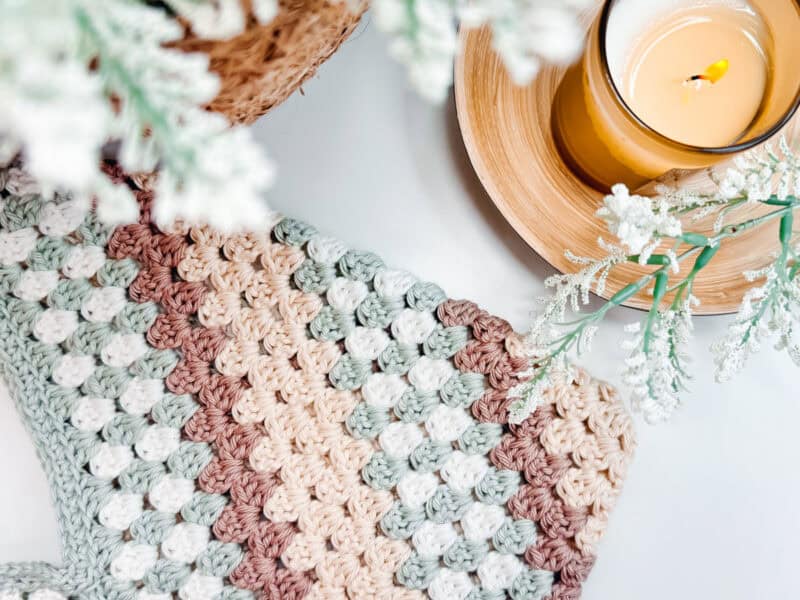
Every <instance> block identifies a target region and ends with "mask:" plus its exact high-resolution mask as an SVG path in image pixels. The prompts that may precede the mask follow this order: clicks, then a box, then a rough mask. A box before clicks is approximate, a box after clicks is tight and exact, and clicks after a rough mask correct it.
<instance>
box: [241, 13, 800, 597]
mask: <svg viewBox="0 0 800 600" xmlns="http://www.w3.org/2000/svg"><path fill="white" fill-rule="evenodd" d="M305 87H306V95H305V96H299V95H295V96H294V97H292V98H290V99H289V100H288V101H287V102H286V103H285V104H283V105H282V106H280V107H278V109H277V110H275V111H274V112H273V113H272V114H270V115H269V116H268V117H267V118H264V119H262V120H261V121H260V122H259V123H258V124H256V126H255V133H256V135H257V136H258V138H259V139H260V140H263V143H264V144H265V146H266V147H267V149H268V150H270V151H271V153H272V155H273V157H274V159H275V160H276V162H277V163H278V167H279V175H278V181H277V186H276V187H275V188H274V190H273V192H272V193H271V194H270V202H271V203H272V205H273V206H275V207H277V208H279V209H281V210H283V211H285V212H286V213H288V214H291V215H294V216H297V217H299V218H302V219H305V220H307V221H309V222H311V223H313V224H314V225H316V226H317V227H319V228H320V229H321V230H323V231H326V232H328V233H330V234H332V235H336V236H338V237H340V238H341V239H342V240H344V241H345V242H346V243H348V244H350V245H352V246H356V247H360V248H366V249H370V250H373V251H375V252H377V253H378V254H379V255H381V256H382V257H383V258H384V259H385V260H386V262H387V263H389V264H391V265H393V266H398V267H402V268H406V269H409V270H410V271H412V272H414V273H416V274H417V275H419V276H420V277H425V278H427V279H430V280H432V281H436V282H437V283H439V284H440V285H442V286H443V287H444V289H445V291H446V292H448V294H449V295H451V296H453V297H462V298H469V299H471V300H475V301H477V302H479V303H480V304H481V305H483V306H484V307H485V308H487V309H488V310H490V311H492V312H494V313H495V314H499V315H502V316H503V317H505V318H507V319H509V320H510V321H511V323H512V324H513V325H514V326H515V327H516V328H518V329H522V328H524V326H525V323H526V322H527V321H528V313H529V311H530V310H531V309H532V308H533V306H534V302H533V300H534V298H535V297H536V296H537V295H539V294H541V292H542V291H543V288H542V281H543V279H544V277H545V276H546V275H547V274H549V273H550V272H552V271H551V269H550V268H549V266H548V265H547V264H546V263H544V261H542V260H541V259H540V258H539V257H537V256H536V255H535V254H534V253H533V252H532V251H531V250H530V249H529V248H527V247H526V246H525V245H524V243H523V242H522V241H521V240H520V238H519V237H517V235H516V233H514V231H513V230H512V229H511V227H510V226H509V225H508V224H507V223H505V221H504V220H503V219H502V217H501V216H500V214H499V213H498V211H497V210H496V209H495V208H494V206H493V205H492V204H491V202H490V201H489V199H488V198H487V197H486V194H485V192H484V191H483V190H482V189H481V187H480V184H479V182H478V180H477V178H476V176H475V175H474V173H473V172H472V169H471V167H470V165H469V162H468V159H467V157H466V153H465V151H464V149H463V146H462V144H461V140H460V134H459V133H458V129H457V123H456V121H455V117H454V111H453V108H452V106H451V105H445V106H443V107H432V106H430V105H428V104H425V103H424V102H422V101H420V100H419V99H418V98H417V97H416V96H415V95H414V94H413V93H412V92H410V91H408V86H407V84H406V82H405V73H404V72H403V70H402V68H400V67H399V66H398V65H397V64H395V63H394V62H393V61H392V60H391V59H389V58H388V56H387V54H386V39H385V38H384V37H383V36H382V35H380V34H379V33H378V32H376V31H375V30H374V28H373V27H371V26H370V25H369V24H367V25H366V26H365V30H364V31H363V32H362V33H361V34H360V35H359V37H358V38H356V39H351V40H350V41H348V42H347V43H346V44H345V45H344V46H343V48H342V49H341V50H340V52H338V53H337V54H336V55H335V56H334V57H333V58H332V59H331V60H330V61H329V62H328V63H327V64H325V65H324V66H323V67H322V69H320V72H319V75H318V76H317V77H316V78H315V79H314V80H313V81H311V82H309V83H308V84H307V85H306V86H305ZM641 316H642V313H641V312H638V311H631V310H623V311H621V312H619V313H616V314H615V315H614V316H613V317H612V318H611V319H610V321H609V323H608V324H606V325H605V326H604V327H603V329H602V331H601V333H600V335H599V336H598V339H597V342H596V345H595V349H594V352H593V353H592V354H591V355H589V356H587V357H586V358H585V359H584V360H583V363H584V364H585V366H586V367H587V368H588V369H589V370H590V371H591V372H592V373H593V374H595V375H596V376H598V377H600V378H603V379H609V380H611V381H616V380H618V373H619V369H620V365H621V361H622V359H623V354H622V351H621V350H620V349H619V337H620V335H621V331H620V326H621V324H623V323H627V322H630V321H634V320H638V319H640V318H641ZM726 323H727V320H726V319H724V318H707V319H703V320H700V321H698V323H697V331H696V340H695V342H694V343H693V347H692V354H693V355H694V356H695V357H696V362H695V364H694V369H693V370H694V372H695V374H696V380H695V381H694V382H693V384H692V392H691V393H689V394H687V396H686V398H685V400H686V406H685V407H684V408H683V409H682V410H681V411H680V412H679V413H678V414H677V415H676V418H675V420H674V421H673V422H672V423H671V424H669V425H666V426H661V427H647V426H644V425H641V424H639V426H638V428H637V429H638V433H639V438H640V446H639V448H638V451H637V454H636V456H635V459H634V464H633V466H632V468H631V470H630V473H629V476H628V480H627V482H626V486H625V490H624V491H623V493H622V496H621V497H620V500H619V505H618V507H617V509H616V510H615V511H614V512H613V513H612V515H611V522H610V526H609V530H608V532H607V535H606V537H605V538H604V540H603V541H602V542H601V546H600V549H599V558H598V561H597V565H596V567H595V569H594V571H593V572H592V574H591V576H590V577H589V581H588V582H587V583H586V586H585V593H584V595H583V600H612V599H613V600H675V599H677V598H680V599H681V600H705V599H707V598H715V599H716V598H725V600H753V599H761V598H765V599H766V598H769V599H776V600H783V599H789V598H796V597H798V594H797V592H796V591H795V587H796V586H795V584H794V583H793V582H792V581H793V580H792V576H793V575H794V573H795V572H796V565H797V564H798V563H800V549H798V547H797V544H796V543H795V540H796V539H797V537H798V534H800V514H799V513H798V512H797V510H796V509H795V507H794V503H795V502H794V500H795V498H797V497H798V496H800V472H799V471H798V470H797V468H796V466H795V465H796V462H797V457H798V454H800V443H798V441H797V434H796V433H795V425H794V424H795V423H797V422H798V419H800V401H799V400H800V399H799V398H798V394H797V392H796V390H797V386H796V383H795V381H796V378H797V376H796V373H797V371H796V370H795V369H794V367H793V366H792V365H791V363H790V361H789V360H787V359H786V358H785V357H782V356H777V355H775V354H774V353H773V352H772V350H771V349H769V348H765V349H764V353H763V354H762V355H761V356H759V357H756V358H755V359H754V360H753V361H752V363H751V365H750V366H749V368H748V370H747V371H746V372H745V373H743V374H742V375H741V376H740V377H739V378H738V379H737V380H736V381H735V382H732V383H729V384H726V385H723V386H719V385H716V384H714V382H713V377H712V372H713V364H712V361H711V359H710V357H709V356H708V346H709V344H710V343H711V341H712V340H714V339H715V338H717V337H719V336H720V335H722V333H723V331H724V327H725V325H726Z"/></svg>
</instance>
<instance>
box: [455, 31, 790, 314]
mask: <svg viewBox="0 0 800 600" xmlns="http://www.w3.org/2000/svg"><path fill="white" fill-rule="evenodd" d="M461 37H462V40H461V41H462V43H463V47H464V52H463V53H462V54H461V56H460V57H459V59H458V60H457V62H456V70H455V96H456V109H457V112H458V121H459V124H460V126H461V134H462V136H463V138H464V144H465V145H466V148H467V152H468V154H469V157H470V160H471V161H472V165H473V167H474V168H475V171H476V172H477V174H478V177H479V178H480V180H481V182H482V183H483V186H484V187H485V188H486V191H487V192H488V194H489V196H490V197H491V199H492V200H493V201H494V203H495V204H496V205H497V208H498V209H500V212H501V213H502V214H503V215H504V216H505V218H506V219H507V220H508V221H509V222H510V223H511V225H512V226H513V227H514V229H516V230H517V232H518V233H519V234H520V236H522V238H523V239H524V240H525V241H526V242H527V243H528V244H529V245H530V246H531V248H533V249H534V250H535V251H536V252H537V253H538V254H540V255H541V256H542V257H543V258H544V259H545V260H547V261H548V262H549V263H550V264H552V265H553V266H554V267H555V268H556V269H558V270H559V271H561V272H571V271H575V270H576V266H575V265H573V264H572V263H571V262H569V261H568V260H567V259H566V258H565V256H564V251H565V250H566V249H570V250H572V252H574V253H575V254H577V255H579V256H600V255H602V251H601V250H600V249H599V248H598V246H597V238H598V237H600V236H602V237H604V238H605V239H606V240H609V241H616V240H615V239H614V236H612V235H611V234H610V233H609V232H608V230H607V229H606V227H605V223H604V222H603V221H602V220H601V219H599V218H597V217H595V212H596V210H597V209H598V207H599V206H600V205H601V204H602V201H603V194H601V193H599V192H597V191H596V190H594V189H592V188H590V187H587V186H585V185H584V184H582V183H581V182H580V181H578V180H577V179H576V178H575V177H574V176H573V175H572V174H571V173H570V172H569V170H568V169H567V168H566V166H565V165H564V164H563V162H562V161H561V158H560V156H559V154H558V152H557V150H556V148H555V146H554V143H553V140H552V135H551V128H550V106H551V104H552V100H553V96H554V94H555V91H556V88H557V87H558V84H559V82H560V81H561V77H562V75H563V73H564V69H563V68H554V67H550V68H546V69H543V70H542V72H541V73H540V74H539V76H538V77H537V79H536V80H535V81H534V82H533V83H531V84H530V85H528V86H526V87H521V86H517V85H514V83H513V82H512V81H511V79H510V78H509V76H508V74H507V73H506V71H505V68H504V67H503V65H502V63H501V61H500V59H499V58H498V56H497V55H496V54H495V52H494V51H493V50H492V47H491V33H490V31H489V30H488V29H485V28H483V29H472V30H463V31H462V33H461ZM798 118H800V117H795V119H794V120H793V121H792V123H790V124H789V125H788V126H787V127H788V128H791V131H790V133H791V134H792V137H794V133H795V131H797V130H800V127H797V124H798ZM716 168H717V169H720V168H722V169H724V165H719V166H717V167H716ZM702 181H706V182H707V181H708V177H707V173H701V174H693V175H691V176H687V177H685V178H683V179H681V183H682V185H702V184H701V182H702ZM763 210H764V209H762V208H760V207H759V208H754V209H749V208H748V209H742V210H740V211H738V212H737V213H736V215H738V216H742V217H743V218H746V217H745V215H748V212H750V213H753V214H758V212H759V211H761V212H763ZM777 227H778V225H777V223H774V224H770V225H768V226H765V227H762V228H759V229H756V230H754V231H751V232H748V233H746V234H743V235H742V236H741V237H739V238H736V239H734V240H729V241H726V242H725V243H724V244H723V245H722V247H721V248H720V250H719V252H718V253H717V255H716V256H715V258H714V260H713V261H712V262H711V264H710V265H709V266H708V267H706V268H705V269H704V270H703V271H702V273H701V275H700V276H699V277H698V278H697V281H696V282H695V286H694V294H695V295H696V296H697V297H698V298H699V299H700V301H701V305H700V306H698V307H697V310H696V312H697V314H721V313H730V312H735V311H736V310H737V309H738V306H739V303H740V301H741V299H742V295H743V294H744V292H745V291H746V290H747V289H748V287H749V285H748V283H747V282H746V281H745V279H744V277H742V272H743V271H745V270H750V269H758V268H760V267H763V266H765V265H766V264H768V263H769V262H770V261H771V258H770V255H771V254H772V253H773V252H774V251H775V250H776V249H777V244H778V234H777ZM686 229H687V230H688V229H691V230H693V231H701V232H708V231H710V230H711V223H710V222H702V221H701V222H700V223H692V224H687V225H686ZM687 262H691V261H687ZM683 268H684V269H685V270H687V271H688V269H689V268H691V265H690V264H686V265H684V266H683ZM646 272H647V268H646V267H639V266H638V265H633V264H630V265H628V264H625V265H621V266H620V267H617V268H616V269H614V271H613V272H612V274H611V276H610V277H609V280H608V287H607V290H606V295H607V297H610V296H611V294H613V293H614V292H616V291H617V290H619V289H620V288H622V287H623V286H624V285H625V284H626V283H629V282H631V281H633V280H634V279H635V278H637V277H639V276H640V275H642V274H643V273H646ZM676 277H677V276H676ZM627 305H628V306H632V307H635V308H644V309H648V308H649V307H650V299H649V297H648V296H647V295H646V294H645V293H642V294H639V295H638V296H635V297H634V298H632V299H631V300H630V302H628V303H627Z"/></svg>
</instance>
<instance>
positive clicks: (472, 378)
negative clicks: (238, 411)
mask: <svg viewBox="0 0 800 600" xmlns="http://www.w3.org/2000/svg"><path fill="white" fill-rule="evenodd" d="M274 234H275V236H276V238H277V239H278V240H279V241H281V242H283V243H285V244H288V245H292V246H297V247H303V248H304V249H305V252H306V255H307V260H306V261H305V262H304V263H303V264H302V265H301V267H300V268H299V269H298V270H297V271H296V272H295V274H294V281H295V283H296V285H297V286H298V287H299V288H300V289H301V290H303V291H305V292H308V293H315V294H320V295H323V294H325V292H326V291H327V290H328V289H329V288H330V286H331V285H332V284H333V282H334V281H335V280H336V278H337V277H344V278H346V279H349V280H351V281H357V282H362V283H365V284H368V285H370V291H369V292H368V294H367V295H366V297H365V298H364V300H363V301H362V302H361V303H360V304H359V305H358V306H357V308H356V309H355V314H352V313H347V312H343V311H340V310H336V309H335V308H334V307H332V306H330V305H327V306H325V307H324V308H323V309H322V311H321V312H320V313H319V315H318V316H317V317H316V318H315V319H314V320H313V321H312V323H311V324H310V331H311V333H312V335H313V336H314V337H316V338H317V339H320V340H331V341H337V342H338V341H341V340H343V339H345V338H347V336H348V335H350V334H351V333H352V332H353V331H354V330H355V329H356V327H357V326H363V327H367V328H375V329H381V330H385V329H389V328H390V327H391V326H392V323H393V322H394V321H395V320H396V319H397V317H398V316H399V315H400V313H401V311H403V310H404V309H406V308H411V309H413V310H415V311H419V312H428V313H434V316H435V312H434V311H435V310H436V308H437V307H438V306H439V305H440V304H441V303H442V302H443V301H444V300H445V299H446V296H445V294H444V292H443V291H442V290H441V289H440V288H439V287H438V286H436V285H435V284H432V283H426V282H416V283H414V284H413V285H411V287H410V288H409V289H408V290H407V291H406V292H405V294H403V295H397V296H390V297H387V296H384V295H381V294H380V293H378V291H376V290H375V288H374V286H372V285H371V284H372V283H373V281H374V279H375V277H376V275H378V274H379V273H380V272H381V271H383V270H384V269H385V268H386V267H385V265H384V263H383V261H382V260H381V259H380V258H379V257H378V256H376V255H374V254H372V253H370V252H357V251H353V250H349V251H347V252H345V253H344V255H343V256H342V257H341V258H340V259H339V260H338V261H337V262H336V264H335V265H334V264H323V263H319V262H317V261H315V260H314V258H313V257H312V256H311V255H310V254H309V250H308V244H309V242H311V241H312V240H314V239H315V238H316V237H317V232H316V230H315V229H314V228H313V227H311V226H309V225H307V224H304V223H302V222H299V221H295V220H293V219H284V220H283V221H281V222H280V223H279V224H278V225H277V226H276V227H275V230H274ZM467 341H468V332H467V328H466V327H444V326H442V325H441V324H438V325H437V326H436V328H435V329H434V330H433V331H432V332H431V333H430V334H429V335H428V337H427V338H426V339H425V340H424V341H422V343H421V344H419V345H416V344H414V345H412V344H400V343H399V342H398V341H397V340H395V339H392V340H391V341H390V343H389V345H388V346H387V347H386V349H385V350H383V352H381V354H380V356H379V357H378V358H377V361H375V362H376V363H377V365H378V368H379V369H380V370H381V371H382V372H384V373H387V374H393V375H401V376H405V375H407V374H408V372H409V371H410V370H411V369H412V368H413V366H414V364H415V363H417V361H418V360H419V359H420V358H421V357H422V356H427V357H429V358H432V359H451V358H452V357H453V356H454V355H455V354H456V352H458V351H459V350H461V349H462V348H463V347H464V346H466V344H467ZM420 350H421V351H420ZM373 372H374V365H373V361H371V360H367V359H360V358H355V357H353V356H352V355H350V354H349V353H347V352H345V353H344V354H343V355H342V357H341V358H340V360H339V362H338V363H337V364H336V365H335V366H334V368H333V369H332V371H331V373H330V380H331V382H332V383H333V385H334V386H335V387H337V388H340V389H347V390H358V389H359V388H361V387H362V386H363V385H364V384H365V383H366V382H367V379H368V378H369V376H370V375H371V374H372V373H373ZM484 385H485V384H484V378H483V375H480V374H477V373H458V372H455V373H454V374H453V376H452V377H451V378H450V379H449V380H448V381H447V382H446V383H445V384H444V385H443V386H442V388H441V389H439V390H438V391H435V392H431V391H426V390H421V389H417V388H415V387H414V386H413V385H412V386H410V387H409V388H408V389H407V390H406V391H405V392H404V393H403V395H402V397H401V398H400V400H399V402H397V404H396V405H395V406H394V407H393V408H392V409H391V410H390V409H383V408H379V407H375V406H370V405H369V404H367V403H366V402H364V401H362V402H361V403H359V404H358V405H357V406H356V407H355V409H354V410H353V412H352V413H351V414H350V416H349V417H348V419H347V427H348V430H349V431H350V433H351V435H353V436H354V437H356V438H366V439H377V438H378V436H379V435H380V434H381V433H382V432H383V431H384V430H385V429H386V427H387V426H388V425H389V424H390V423H392V422H397V421H399V422H403V423H410V424H417V425H418V426H421V425H422V424H423V423H424V422H425V421H426V419H427V418H428V417H429V416H430V415H431V413H433V411H434V410H435V409H436V408H437V407H438V406H441V405H444V406H447V407H451V408H462V409H463V410H464V411H465V412H468V411H469V408H470V407H471V405H472V403H473V402H475V401H476V400H478V399H479V398H480V397H481V396H482V394H483V392H484ZM502 434H503V428H502V426H500V425H498V424H493V423H477V422H475V421H473V423H472V424H471V425H470V426H469V427H468V428H467V429H466V430H465V431H464V432H463V433H462V434H461V435H460V437H459V439H458V440H457V446H458V448H459V449H460V450H461V451H462V452H464V453H465V454H467V455H480V456H486V455H488V453H489V452H490V451H491V449H492V448H494V447H495V446H496V445H497V444H498V443H499V442H500V439H501V437H502ZM453 451H454V449H453V446H452V445H451V444H449V443H442V442H436V441H434V440H432V439H430V437H428V434H427V432H425V438H424V440H423V441H422V442H421V443H420V444H419V445H418V446H417V447H416V448H415V449H414V450H413V451H412V452H411V455H410V456H409V457H408V458H404V457H402V458H396V457H392V456H388V455H386V454H385V453H384V452H382V451H377V452H375V453H374V454H373V455H372V457H371V458H370V460H369V462H368V464H367V465H366V466H365V467H364V469H363V472H362V476H363V480H364V481H365V482H366V483H367V484H368V485H370V486H371V487H373V488H375V489H381V490H394V489H395V487H396V486H397V484H398V483H399V482H400V480H401V479H402V478H403V476H404V475H406V474H407V473H409V472H417V473H433V472H436V471H438V470H439V469H440V468H441V467H442V466H443V465H444V464H445V463H446V461H447V459H448V458H449V457H450V456H451V455H452V453H453ZM440 483H441V485H439V487H438V488H437V490H436V492H435V493H434V495H433V496H432V497H431V498H430V499H429V500H428V501H427V502H426V503H425V505H424V507H422V508H410V507H407V506H404V505H403V503H402V502H401V501H399V500H398V501H397V502H396V503H395V505H394V506H393V507H392V509H391V510H390V511H389V512H388V513H387V514H386V515H384V516H383V518H382V519H381V527H382V529H383V531H384V533H385V534H386V535H387V536H388V537H391V538H394V539H403V540H408V539H410V538H411V536H412V535H413V534H414V532H415V531H417V530H418V529H419V528H420V527H421V526H422V525H423V524H424V523H425V522H426V521H427V522H433V523H438V524H444V523H455V522H457V521H459V520H460V519H461V518H462V517H463V516H464V513H465V511H466V509H467V508H468V507H469V505H470V504H471V503H472V502H474V501H475V500H477V501H478V502H481V503H484V504H488V505H505V503H506V502H507V501H508V499H509V498H510V497H511V496H512V495H513V494H514V492H515V491H516V490H517V488H518V486H519V484H520V474H519V473H518V472H516V471H505V470H497V469H495V468H494V467H490V468H489V469H488V471H487V473H486V475H485V476H484V477H483V479H482V480H481V481H479V482H478V483H477V485H475V486H474V488H473V489H472V491H471V492H470V493H463V492H458V491H456V490H454V489H452V488H451V487H450V486H449V485H448V484H447V483H445V482H440ZM535 539H536V526H535V524H534V523H532V522H531V521H529V520H526V519H521V520H514V519H513V518H511V516H510V514H507V518H506V522H505V523H504V524H503V525H502V526H501V527H500V529H498V530H497V531H496V532H495V534H494V535H493V537H492V538H491V544H492V548H494V549H495V550H496V551H498V552H501V553H504V554H513V555H521V554H523V553H524V552H525V549H526V548H527V547H528V546H529V545H531V544H533V543H534V542H535ZM489 550H490V547H489V544H488V543H487V542H477V541H470V540H467V539H465V538H464V537H459V538H458V539H456V541H455V542H454V543H453V544H452V545H451V546H450V547H449V548H447V550H446V551H445V553H444V555H443V556H442V558H441V563H443V564H444V566H446V567H448V568H450V569H452V570H454V571H465V572H468V573H474V572H475V571H476V570H477V568H478V567H479V565H480V564H481V562H482V561H483V559H484V558H485V557H486V555H487V554H488V552H489ZM441 563H440V559H439V558H438V557H436V558H429V557H423V556H420V555H418V554H417V553H416V552H414V553H413V554H412V556H411V557H410V558H409V559H408V560H407V561H406V562H405V563H404V564H403V565H402V566H401V567H400V569H399V571H398V572H397V573H396V577H397V580H398V581H399V582H400V583H401V584H403V585H405V586H406V587H408V588H412V589H425V588H427V587H428V585H429V584H430V582H431V580H432V578H433V577H434V575H435V574H436V572H437V571H438V569H439V568H440V566H441ZM548 576H549V577H550V580H552V573H547V572H543V571H531V570H529V569H525V570H523V572H522V574H521V575H520V576H519V577H518V578H517V581H515V587H516V588H518V589H516V590H515V596H514V597H515V598H517V597H518V598H520V599H522V598H525V599H530V600H539V599H540V598H543V597H544V595H546V593H545V592H546V591H548V590H549V585H541V581H539V580H537V586H534V587H533V588H531V589H530V590H528V591H525V590H526V589H527V588H526V581H527V578H530V577H539V578H540V579H541V577H544V578H545V579H547V577H548ZM528 587H530V586H528ZM495 597H497V598H504V597H505V592H501V593H500V594H499V595H498V594H496V593H492V592H487V591H485V590H481V589H480V588H475V589H474V590H473V592H472V593H471V594H470V600H484V599H486V600H489V599H491V598H495Z"/></svg>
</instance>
